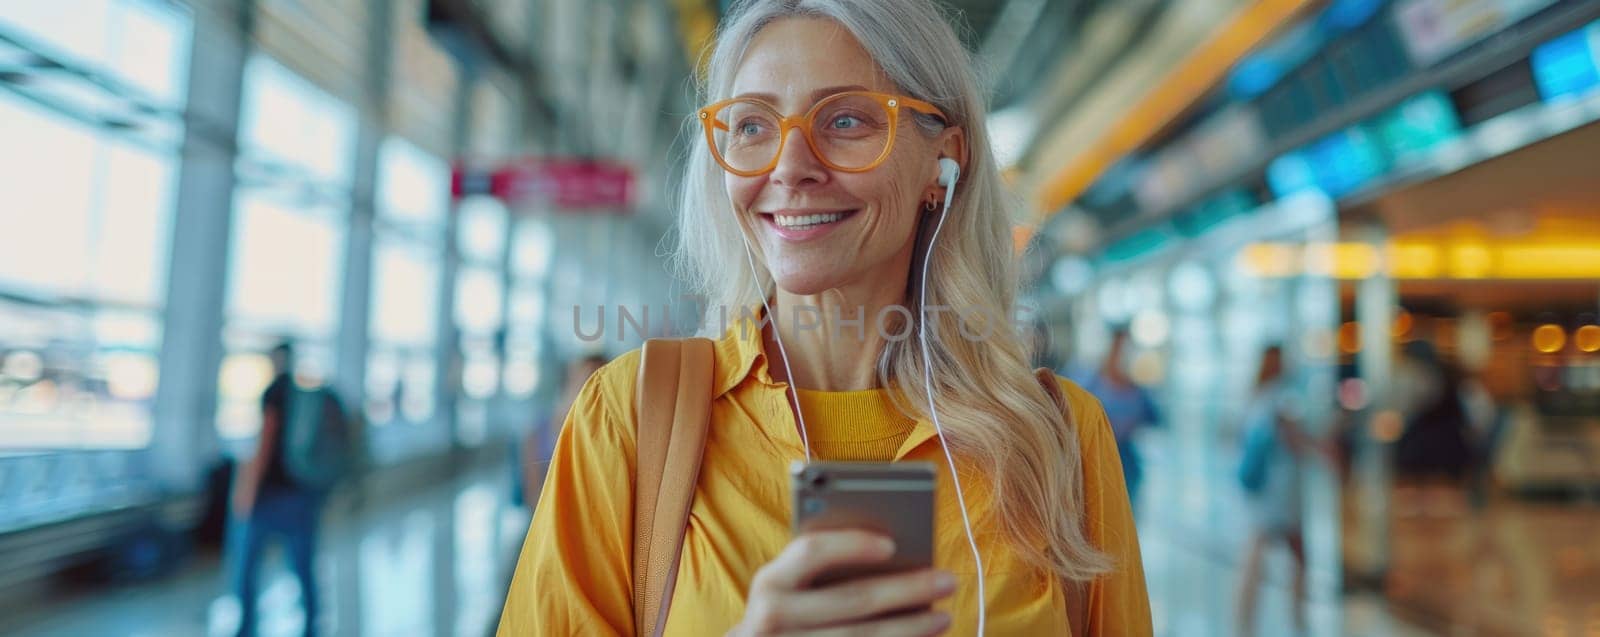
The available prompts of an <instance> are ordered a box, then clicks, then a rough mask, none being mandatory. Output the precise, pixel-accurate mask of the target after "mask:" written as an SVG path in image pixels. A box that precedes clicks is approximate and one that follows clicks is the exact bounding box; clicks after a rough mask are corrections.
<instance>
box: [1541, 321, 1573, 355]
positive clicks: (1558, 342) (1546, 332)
mask: <svg viewBox="0 0 1600 637" xmlns="http://www.w3.org/2000/svg"><path fill="white" fill-rule="evenodd" d="M1566 345H1567V332H1566V331H1565V330H1563V329H1561V326H1560V325H1556V324H1554V323H1546V324H1544V325H1540V326H1539V327H1536V328H1534V330H1533V348H1534V349H1536V350H1539V351H1541V352H1544V353H1546V354H1554V353H1556V352H1559V351H1561V348H1563V347H1566Z"/></svg>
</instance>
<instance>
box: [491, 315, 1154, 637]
mask: <svg viewBox="0 0 1600 637" xmlns="http://www.w3.org/2000/svg"><path fill="white" fill-rule="evenodd" d="M741 332H746V331H745V330H741V329H739V328H738V327H735V328H733V329H730V330H728V333H727V334H726V335H724V336H723V338H722V339H720V340H719V341H717V343H716V347H715V350H716V356H715V358H716V370H715V372H714V375H713V378H714V380H715V383H716V386H715V387H714V390H713V395H714V396H715V399H714V400H713V403H712V408H711V428H710V432H709V433H708V435H707V440H706V449H705V456H704V459H703V461H702V464H701V468H700V479H699V482H698V484H697V485H696V490H695V499H694V505H693V507H692V509H691V510H690V516H689V526H688V529H687V531H686V532H685V535H684V543H683V553H682V558H681V562H680V564H679V571H678V576H677V587H676V589H675V590H674V593H673V598H672V606H671V609H670V611H669V614H668V618H667V626H666V630H665V634H667V635H695V636H701V635H721V634H723V633H724V632H726V631H727V630H728V629H729V628H732V627H733V625H734V624H736V623H738V621H739V619H740V618H741V617H742V616H743V614H744V610H745V595H746V592H747V591H748V590H749V585H750V580H751V578H752V577H754V575H755V572H756V570H757V569H759V568H761V566H763V565H764V564H766V563H767V562H769V561H771V560H772V559H773V558H774V557H776V556H777V555H778V553H779V552H780V551H781V550H782V549H783V547H784V546H785V545H786V544H788V542H789V540H790V536H791V533H790V509H791V506H792V500H791V496H790V493H789V479H788V472H789V465H790V463H791V462H793V461H794V460H797V459H803V458H804V457H805V451H804V448H803V447H802V446H801V442H800V435H799V433H798V432H797V430H796V427H795V420H794V415H793V411H792V410H791V409H790V407H789V403H788V398H787V395H786V393H785V391H784V390H785V385H784V384H782V383H779V382H776V381H774V380H773V379H772V376H771V375H770V374H769V373H768V371H767V365H766V356H765V354H764V353H763V352H762V346H761V341H760V338H759V333H758V332H757V331H756V330H753V329H752V330H748V331H747V332H746V333H741ZM638 365H639V354H638V352H637V351H633V352H629V353H628V354H625V355H623V356H621V357H619V358H618V359H617V360H615V361H613V362H611V363H610V364H608V365H607V366H605V367H604V368H602V369H601V370H600V371H599V372H597V373H596V374H595V376H594V377H593V378H591V379H590V380H589V382H588V383H587V384H586V385H585V386H584V388H583V390H582V391H581V392H580V393H579V395H578V398H577V400H576V401H575V402H574V404H573V406H572V411H571V412H570V413H569V414H568V415H567V421H566V425H565V428H564V429H563V430H562V432H561V436H560V439H559V440H558V442H557V443H556V449H555V454H554V457H553V458H552V459H551V462H550V467H549V473H548V476H547V478H546V481H545V485H544V490H543V493H542V494H541V496H540V498H539V502H538V505H537V507H536V511H535V513H534V517H533V523H532V525H531V527H530V528H529V529H528V537H527V540H526V541H525V543H524V544H523V548H522V555H521V557H520V559H519V560H518V562H517V568H516V573H515V575H514V577H513V579H512V583H511V590H510V593H509V595H508V596H507V598H506V605H505V609H504V612H503V614H502V615H501V618H500V628H499V635H501V636H513V635H515V636H520V635H632V634H634V632H635V629H634V625H633V560H632V550H633V476H634V457H635V448H634V445H635V437H634V434H635V429H634V423H635V414H634V404H633V397H634V383H635V379H636V377H637V372H638ZM1060 382H1061V384H1062V389H1063V390H1064V392H1063V393H1064V394H1065V396H1066V397H1067V400H1068V402H1069V405H1070V409H1071V412H1072V413H1073V414H1074V415H1075V416H1076V420H1077V425H1078V441H1079V445H1080V448H1081V450H1082V454H1083V460H1084V473H1085V475H1084V490H1085V496H1086V497H1085V504H1086V507H1087V519H1088V524H1089V531H1090V538H1091V540H1092V541H1094V542H1095V544H1096V546H1098V547H1100V549H1101V550H1103V551H1105V552H1107V553H1108V554H1109V555H1110V556H1111V557H1112V558H1113V560H1114V561H1115V564H1116V567H1115V570H1114V571H1113V572H1112V573H1109V574H1107V575H1105V576H1103V577H1101V578H1099V579H1097V580H1096V581H1094V582H1093V583H1092V584H1090V586H1089V591H1088V593H1089V594H1088V608H1089V631H1088V632H1089V633H1090V634H1092V635H1118V636H1123V635H1127V636H1130V637H1139V636H1144V635H1149V634H1151V625H1150V606H1149V599H1148V597H1147V596H1146V592H1145V584H1144V570H1143V567H1142V565H1141V563H1140V561H1139V545H1138V537H1137V536H1136V534H1135V533H1134V526H1133V515H1132V513H1131V511H1130V509H1129V506H1128V496H1127V493H1126V491H1125V490H1124V487H1123V482H1122V470H1121V466H1120V463H1119V461H1118V459H1117V450H1116V443H1115V441H1114V440H1113V439H1112V437H1111V430H1110V427H1109V425H1107V423H1106V418H1105V412H1104V411H1103V410H1102V409H1101V408H1100V405H1099V403H1098V402H1097V401H1096V400H1095V399H1094V397H1092V396H1090V395H1089V394H1088V393H1087V392H1085V391H1083V390H1082V389H1080V388H1078V387H1077V386H1076V385H1073V384H1072V383H1070V382H1069V381H1066V380H1061V381H1060ZM798 394H799V399H800V401H801V408H802V410H803V415H804V417H805V420H806V426H807V434H808V436H809V437H810V438H811V444H812V449H813V452H814V453H815V454H816V455H817V456H818V457H819V458H821V459H836V460H847V459H848V460H924V461H929V462H933V463H934V466H936V467H938V468H939V476H938V484H937V487H936V488H937V491H936V493H937V498H938V502H937V504H936V509H937V510H936V512H935V521H934V524H935V533H936V536H937V537H936V541H935V545H936V546H935V564H936V565H937V566H938V567H939V568H943V569H946V570H949V571H951V572H953V573H955V575H956V578H957V580H958V581H959V582H960V585H959V586H958V589H957V592H956V593H955V595H953V596H951V597H950V598H948V599H946V600H945V601H944V602H942V603H940V604H939V607H940V608H942V609H944V610H946V611H947V612H950V613H951V614H952V617H953V619H954V624H953V625H952V628H951V630H950V632H949V633H948V634H950V635H971V634H973V633H974V632H975V631H976V624H977V613H978V605H977V603H976V600H975V599H974V598H975V596H976V594H977V578H976V576H975V575H974V568H973V561H972V554H971V550H970V548H969V547H968V544H967V540H966V533H965V528H964V527H963V526H962V522H961V511H960V509H959V508H958V505H957V503H956V497H955V491H954V489H953V487H952V485H951V483H950V476H949V471H948V469H946V464H945V460H944V453H943V450H942V449H941V448H940V447H939V444H938V438H937V436H936V435H935V433H934V429H933V425H932V423H929V422H923V421H914V420H912V419H910V418H907V417H905V416H903V415H901V414H900V413H898V412H897V411H896V410H895V409H894V407H893V406H892V405H891V404H890V403H889V399H888V398H887V395H886V393H885V392H883V391H881V390H869V391H859V392H816V391H804V390H802V391H800V392H798ZM957 467H958V468H959V469H960V470H961V474H962V480H961V485H962V487H963V489H965V492H966V496H967V504H968V506H969V507H971V511H970V512H971V517H972V524H973V531H974V533H975V534H976V536H977V541H978V549H979V551H980V552H981V553H982V555H983V560H984V567H985V568H984V570H985V575H986V577H985V580H984V586H985V589H986V593H987V597H988V618H987V628H988V632H989V634H991V635H1028V636H1032V635H1067V634H1068V633H1069V632H1070V631H1069V629H1068V622H1067V617H1066V598H1065V594H1064V588H1063V586H1062V584H1061V583H1060V582H1059V581H1058V580H1056V579H1055V578H1054V577H1052V576H1050V575H1049V574H1047V573H1045V572H1043V571H1041V570H1040V569H1037V568H1034V567H1033V566H1031V565H1029V564H1027V563H1026V562H1024V561H1023V560H1022V559H1021V557H1020V556H1018V555H1017V554H1016V553H1015V552H1014V551H1012V550H1011V549H1010V547H1009V545H1008V542H1007V540H1006V539H1005V538H1004V536H1003V531H1002V530H1001V526H1002V525H1000V524H998V523H996V522H995V521H994V520H993V517H994V515H995V514H994V513H993V509H992V503H991V500H990V498H989V497H988V495H989V494H988V493H987V490H986V489H985V488H984V486H983V484H982V483H983V480H982V477H981V475H980V474H979V471H981V468H971V467H962V466H961V465H960V462H959V461H958V462H957ZM969 471H971V472H972V474H971V475H968V472H969Z"/></svg>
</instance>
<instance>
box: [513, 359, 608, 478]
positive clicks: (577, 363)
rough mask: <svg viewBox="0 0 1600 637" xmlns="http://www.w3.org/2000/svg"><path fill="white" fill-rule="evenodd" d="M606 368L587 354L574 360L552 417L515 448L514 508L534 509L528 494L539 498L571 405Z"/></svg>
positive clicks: (529, 433)
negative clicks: (597, 374)
mask: <svg viewBox="0 0 1600 637" xmlns="http://www.w3.org/2000/svg"><path fill="white" fill-rule="evenodd" d="M605 364H606V357H605V356H603V355H601V354H598V353H595V354H585V355H583V356H579V357H577V358H574V359H572V360H571V361H570V362H568V363H567V369H566V379H565V382H564V383H563V385H562V387H561V395H560V396H559V397H557V399H556V402H555V404H554V406H553V407H552V408H551V409H550V411H549V413H547V414H545V416H544V418H543V419H542V420H540V421H539V422H536V423H534V426H533V427H532V428H530V429H529V430H528V431H527V432H526V433H524V434H523V436H522V437H520V438H519V439H518V440H517V444H515V445H513V446H514V449H512V453H513V455H514V457H513V458H512V467H513V469H514V475H513V476H512V485H511V487H512V488H511V501H512V503H513V504H517V505H523V504H527V505H530V508H531V505H532V503H530V502H528V501H527V499H528V494H538V493H539V487H540V485H541V484H543V483H544V472H545V468H546V465H548V464H549V463H550V451H551V449H552V448H553V447H554V446H555V440H556V436H557V435H558V434H560V433H561V424H562V423H563V422H565V421H566V417H567V412H568V411H570V410H571V409H572V401H573V400H575V399H577V397H578V390H580V389H583V384H584V383H585V382H586V381H588V380H589V377H590V376H593V375H594V373H595V371H596V370H599V369H600V368H601V367H602V366H604V365H605Z"/></svg>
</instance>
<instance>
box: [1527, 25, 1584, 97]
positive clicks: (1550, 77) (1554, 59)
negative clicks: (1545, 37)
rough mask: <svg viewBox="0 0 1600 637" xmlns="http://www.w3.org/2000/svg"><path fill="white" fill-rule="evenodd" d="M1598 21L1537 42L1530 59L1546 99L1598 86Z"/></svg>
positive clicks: (1534, 74) (1566, 95)
mask: <svg viewBox="0 0 1600 637" xmlns="http://www.w3.org/2000/svg"><path fill="white" fill-rule="evenodd" d="M1597 43H1600V21H1597V22H1593V23H1590V24H1589V26H1587V27H1585V28H1582V29H1578V30H1577V31H1573V32H1571V33H1568V34H1566V35H1563V36H1561V37H1558V38H1556V39H1554V40H1551V41H1549V42H1546V43H1544V44H1541V45H1539V48H1537V49H1534V50H1533V55H1532V56H1531V57H1530V59H1529V61H1530V63H1531V64H1532V65H1533V81H1534V83H1535V84H1537V85H1538V87H1539V94H1540V95H1541V96H1542V97H1543V98H1544V100H1545V101H1547V102H1549V101H1554V100H1560V99H1563V98H1569V97H1572V96H1577V95H1581V94H1584V93H1587V92H1589V91H1590V90H1592V89H1594V88H1595V87H1597V86H1600V51H1596V50H1595V47H1596V44H1597Z"/></svg>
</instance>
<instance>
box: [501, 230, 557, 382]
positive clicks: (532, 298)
mask: <svg viewBox="0 0 1600 637" xmlns="http://www.w3.org/2000/svg"><path fill="white" fill-rule="evenodd" d="M512 240H513V244H512V251H511V290H510V294H508V295H507V308H506V353H505V354H506V364H505V374H504V377H503V383H502V386H503V388H504V390H505V394H506V396H507V397H508V398H511V399H514V400H526V399H529V398H532V397H533V394H534V392H535V391H537V390H538V388H539V381H540V378H539V356H540V353H541V352H542V351H543V346H544V340H543V337H542V334H543V333H544V329H545V321H544V316H545V296H544V292H545V288H544V286H545V277H546V274H547V273H548V272H549V270H550V248H551V245H550V243H551V242H550V227H549V226H548V225H547V224H545V222H544V220H542V219H535V218H527V219H520V220H518V221H517V225H516V231H515V234H514V235H513V237H512Z"/></svg>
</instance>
